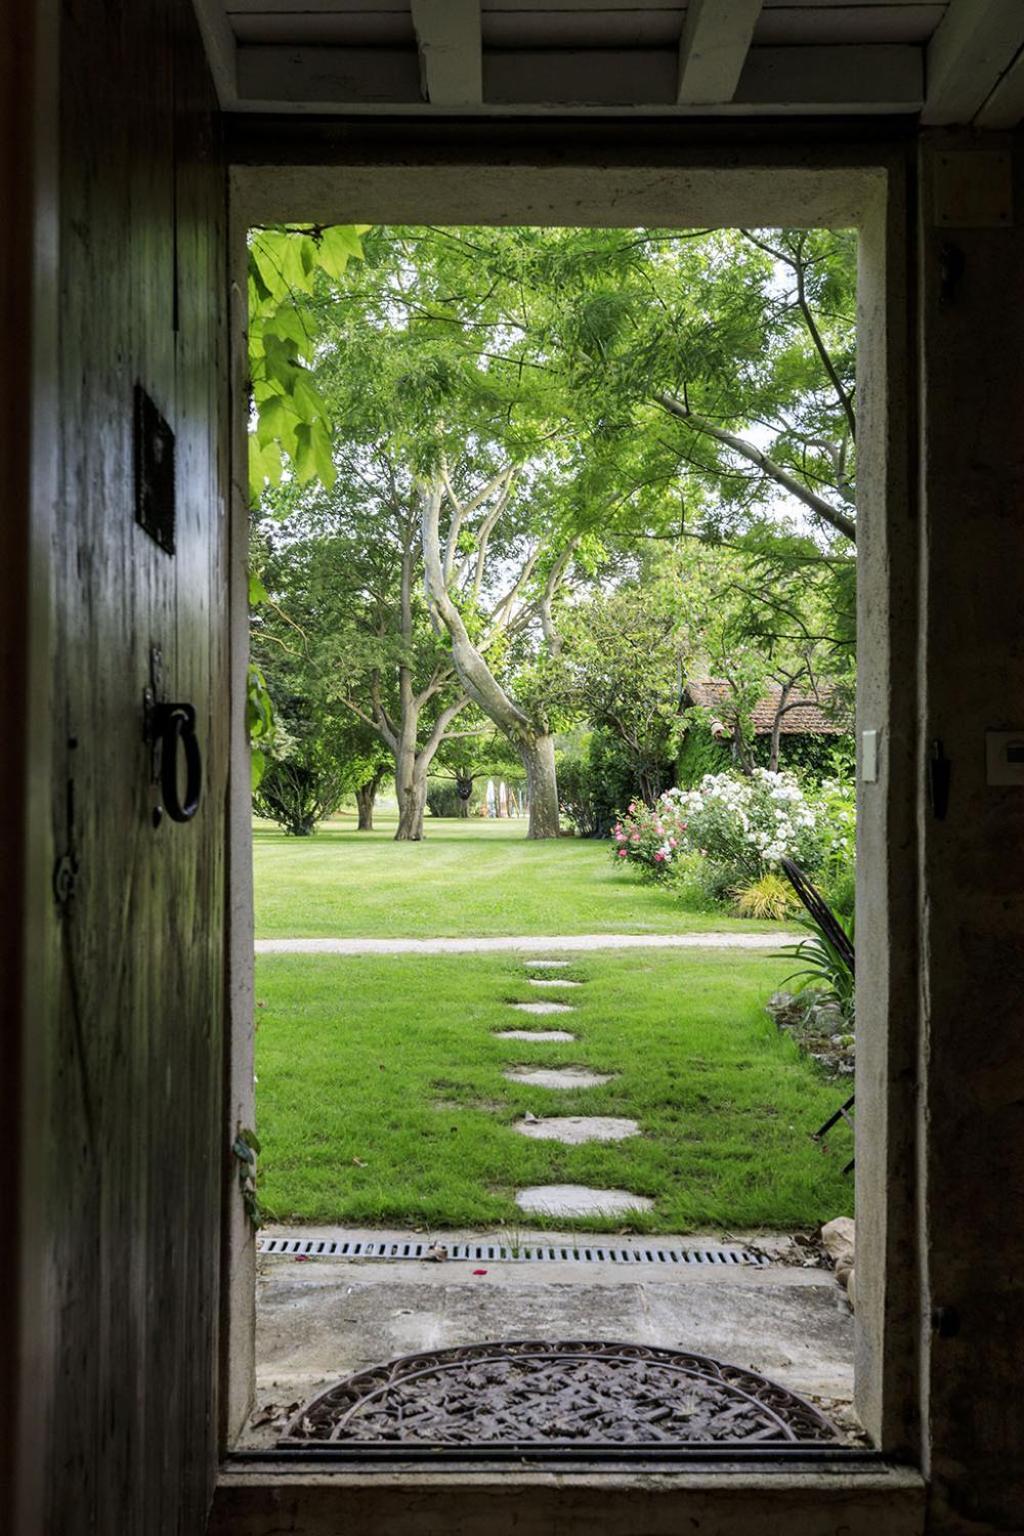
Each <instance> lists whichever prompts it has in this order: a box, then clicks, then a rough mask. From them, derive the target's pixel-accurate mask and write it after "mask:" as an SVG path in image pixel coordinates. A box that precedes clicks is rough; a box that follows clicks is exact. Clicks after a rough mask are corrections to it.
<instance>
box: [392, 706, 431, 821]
mask: <svg viewBox="0 0 1024 1536" xmlns="http://www.w3.org/2000/svg"><path fill="white" fill-rule="evenodd" d="M413 742H415V725H414V726H413ZM395 793H396V795H397V796H398V831H397V832H396V833H395V841H396V843H418V842H419V841H420V840H421V838H422V837H423V812H424V810H425V808H426V804H427V773H426V765H425V764H423V762H422V760H421V759H420V758H417V755H416V750H415V746H414V745H412V744H410V743H409V742H408V741H405V742H403V743H400V745H399V749H398V751H397V752H396V753H395Z"/></svg>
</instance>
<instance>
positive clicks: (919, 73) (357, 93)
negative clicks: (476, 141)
mask: <svg viewBox="0 0 1024 1536" xmlns="http://www.w3.org/2000/svg"><path fill="white" fill-rule="evenodd" d="M675 63H676V55H675V50H674V49H669V48H661V49H642V48H630V49H614V48H594V49H589V50H588V49H578V50H575V51H574V52H573V53H571V54H566V53H563V52H560V51H559V50H555V51H553V52H552V51H544V50H532V49H526V50H521V51H520V50H514V51H507V52H506V51H496V52H494V53H488V54H487V55H486V56H485V58H484V83H485V87H486V89H485V93H484V104H483V108H482V110H483V111H485V112H488V111H493V112H509V111H510V112H513V113H516V112H523V113H529V114H532V115H537V114H542V113H544V112H559V111H568V112H585V111H591V110H594V109H598V110H607V111H611V112H616V113H617V112H620V111H629V110H631V109H635V108H636V107H642V108H644V109H645V110H647V111H650V112H653V113H657V114H659V115H661V114H664V115H670V116H689V115H699V116H702V115H710V116H716V117H719V116H742V115H744V114H745V113H750V112H757V113H759V114H762V115H771V116H786V115H794V114H797V115H798V114H801V113H803V114H814V115H821V114H824V115H832V114H846V113H851V114H872V113H875V114H878V113H911V112H917V111H919V109H920V106H921V101H922V99H923V79H924V76H923V53H922V50H921V49H920V48H918V47H915V46H913V45H910V44H903V43H893V44H889V43H885V44H869V45H867V44H866V45H863V46H862V45H860V44H857V45H851V46H849V47H839V48H831V47H828V48H752V49H751V51H750V54H749V56H748V58H747V62H746V64H745V65H744V67H743V73H742V75H741V76H740V83H739V85H738V87H737V89H736V94H735V96H734V98H733V100H732V101H731V102H727V103H722V104H720V105H717V106H713V107H706V106H682V107H681V106H679V104H678V103H677V102H676V76H675ZM238 80H239V94H240V102H239V105H240V107H241V108H242V109H243V110H247V111H268V112H270V111H277V112H288V111H298V112H317V111H322V112H338V111H349V110H352V111H359V110H361V109H362V110H370V109H372V108H373V107H379V106H381V105H389V106H392V107H394V108H395V110H396V111H400V112H405V111H415V112H420V113H427V114H429V113H431V111H432V110H433V109H434V108H435V107H436V106H437V104H436V103H433V102H431V103H429V104H428V103H425V102H424V101H423V98H422V96H421V94H420V90H419V80H418V77H417V62H416V54H415V53H414V51H413V50H412V49H411V48H410V49H407V50H404V51H403V50H398V49H372V48H362V49H358V48H336V47H327V46H324V47H305V48H285V47H274V46H270V45H259V46H254V47H248V46H246V45H245V44H242V45H241V46H240V48H239V50H238ZM442 110H444V109H443V108H442ZM453 110H456V111H457V110H458V109H457V108H455V109H453ZM465 110H467V111H471V110H473V108H472V107H468V108H466V109H465ZM475 110H476V111H477V112H478V113H479V112H480V111H481V107H480V105H479V104H478V105H477V106H476V108H475Z"/></svg>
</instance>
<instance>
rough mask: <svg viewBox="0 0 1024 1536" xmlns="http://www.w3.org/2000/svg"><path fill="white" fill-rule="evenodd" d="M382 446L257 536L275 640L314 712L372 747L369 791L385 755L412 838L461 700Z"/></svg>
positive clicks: (405, 497)
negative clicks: (308, 689) (298, 673)
mask: <svg viewBox="0 0 1024 1536" xmlns="http://www.w3.org/2000/svg"><path fill="white" fill-rule="evenodd" d="M386 448H387V445H386V443H384V442H378V443H376V444H374V445H371V447H370V450H369V451H366V450H365V449H364V448H363V447H362V446H361V445H352V446H351V447H350V448H349V449H348V450H346V451H344V452H341V453H339V460H340V465H341V470H342V472H341V473H340V474H339V476H338V478H337V481H336V483H335V486H334V488H333V490H332V491H330V492H326V491H324V490H322V489H321V488H320V487H318V486H317V487H309V488H307V489H305V490H295V491H294V493H293V494H292V495H291V496H290V497H289V498H288V499H287V504H286V505H285V506H284V507H283V508H282V509H280V510H281V512H282V517H281V519H280V521H272V520H269V519H267V520H265V521H264V522H263V523H262V524H261V530H260V531H261V534H262V537H263V541H264V549H265V555H264V558H265V561H266V564H265V567H264V579H265V582H266V585H267V587H268V590H269V592H270V594H271V597H272V598H273V599H274V601H275V603H276V609H277V615H278V617H277V622H276V625H275V626H274V629H275V638H276V641H277V643H278V644H279V645H284V646H287V647H289V648H291V649H293V650H295V649H297V650H298V651H299V652H300V653H301V657H302V667H303V670H304V673H305V675H306V676H307V677H308V678H310V679H315V680H316V682H315V686H316V688H317V690H318V692H319V696H320V697H321V699H322V700H323V702H324V707H325V708H333V709H334V710H335V711H337V710H339V709H340V710H341V712H342V713H343V714H345V715H347V718H348V720H349V722H350V729H358V731H359V732H360V733H361V734H362V735H363V736H364V737H365V736H366V735H369V736H370V737H371V739H372V740H373V741H374V742H375V743H376V744H377V746H376V755H375V757H374V759H373V760H372V767H371V771H370V772H369V773H368V774H367V775H365V776H364V780H363V784H364V786H365V785H367V784H370V783H372V781H373V779H374V778H375V777H377V781H378V782H379V770H380V750H379V749H380V748H383V749H385V750H386V751H387V753H388V754H389V757H390V760H391V763H392V765H393V772H394V777H395V788H396V794H397V798H398V805H399V821H398V828H397V831H396V834H395V835H396V838H397V839H399V840H400V841H406V840H411V841H417V840H418V839H419V838H421V837H422V836H423V812H424V807H425V804H426V789H427V776H428V774H429V772H430V766H431V763H432V761H433V758H434V755H435V753H436V752H437V750H438V748H439V747H440V745H441V743H442V742H443V741H444V740H445V739H446V738H447V737H448V736H449V735H450V734H452V732H453V728H454V727H453V722H454V721H455V720H456V718H457V717H458V716H459V715H461V714H462V712H463V711H464V710H465V709H466V707H467V706H468V704H469V698H468V696H467V695H466V694H465V693H464V691H463V690H462V689H461V688H460V687H459V685H458V679H457V678H456V675H455V672H454V670H453V668H452V666H451V660H450V657H449V656H448V654H447V652H446V650H445V648H444V647H443V646H441V645H440V644H439V643H438V640H437V638H436V637H435V636H434V634H433V633H432V631H431V629H430V625H429V623H428V621H427V617H426V612H425V607H424V603H423V599H422V595H421V593H420V590H419V570H420V558H419V530H418V525H417V518H416V508H415V502H414V499H413V496H412V491H411V488H410V487H409V485H408V483H407V482H405V481H403V479H402V477H401V475H400V473H398V472H396V471H395V469H394V466H393V465H392V464H391V461H390V459H389V458H388V455H387V451H386ZM261 625H262V626H263V627H264V628H265V625H266V620H265V618H264V617H263V615H262V614H261ZM268 638H269V637H268ZM261 654H262V652H261ZM372 792H375V786H373V789H372ZM370 793H371V790H370V789H369V788H367V789H366V790H365V792H364V795H363V802H364V805H363V816H364V820H365V816H366V801H367V797H368V796H369V794H370Z"/></svg>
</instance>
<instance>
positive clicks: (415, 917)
mask: <svg viewBox="0 0 1024 1536" xmlns="http://www.w3.org/2000/svg"><path fill="white" fill-rule="evenodd" d="M378 827H379V830H377V831H374V832H357V831H355V829H354V826H351V827H344V826H343V825H339V824H337V823H335V824H329V825H328V826H326V827H323V828H321V830H320V831H318V832H317V833H316V835H315V836H314V837H312V838H294V837H286V836H285V835H284V834H283V833H281V832H276V831H271V830H269V829H266V828H263V827H258V828H257V829H256V832H255V834H254V839H255V849H254V858H255V880H256V936H257V938H266V939H275V938H316V939H318V938H378V939H390V938H435V937H437V938H443V937H473V938H487V937H491V936H492V935H502V934H573V933H695V932H704V933H706V932H709V931H711V930H725V929H736V930H737V931H739V932H744V933H751V932H753V931H755V930H757V929H772V928H773V927H778V925H777V924H772V923H757V922H751V921H749V920H741V919H736V918H729V917H726V916H724V915H723V914H721V913H719V912H693V911H688V910H687V909H686V908H685V907H684V906H683V905H682V904H681V902H680V901H679V899H678V898H677V897H676V896H673V895H672V893H671V892H670V891H668V890H666V889H665V888H664V887H662V886H658V885H654V884H646V883H644V882H643V881H641V880H639V879H638V878H637V875H636V873H635V871H630V870H625V869H618V868H616V867H615V865H614V862H613V860H612V857H611V852H610V845H609V843H607V842H592V841H589V840H586V839H577V838H559V839H557V840H556V841H551V842H546V841H540V842H529V841H528V840H527V838H526V836H525V830H526V827H525V823H524V822H522V821H498V820H494V821H485V820H482V819H480V818H479V817H475V818H473V819H471V820H468V821H456V820H451V821H448V820H443V821H442V820H437V821H435V820H433V819H432V818H430V817H428V818H427V823H426V833H427V835H426V837H425V838H424V840H423V842H420V843H396V842H395V841H394V822H393V821H390V822H389V821H386V820H382V819H380V818H378Z"/></svg>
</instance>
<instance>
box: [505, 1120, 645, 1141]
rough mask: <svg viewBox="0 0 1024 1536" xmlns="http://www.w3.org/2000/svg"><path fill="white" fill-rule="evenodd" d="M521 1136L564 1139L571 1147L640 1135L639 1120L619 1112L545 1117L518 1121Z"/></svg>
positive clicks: (549, 1139) (538, 1138) (539, 1138)
mask: <svg viewBox="0 0 1024 1536" xmlns="http://www.w3.org/2000/svg"><path fill="white" fill-rule="evenodd" d="M516 1130H517V1131H518V1132H519V1134H520V1136H529V1137H531V1138H532V1140H534V1141H561V1142H563V1143H564V1144H565V1145H566V1146H567V1147H581V1146H583V1144H584V1142H588V1141H625V1140H626V1137H627V1136H638V1135H639V1134H640V1127H639V1126H638V1125H637V1123H636V1121H635V1120H621V1119H619V1118H618V1117H617V1116H615V1115H551V1116H549V1117H547V1118H545V1119H541V1120H517V1121H516Z"/></svg>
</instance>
